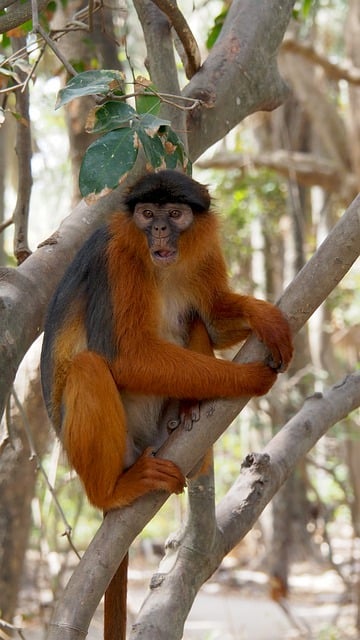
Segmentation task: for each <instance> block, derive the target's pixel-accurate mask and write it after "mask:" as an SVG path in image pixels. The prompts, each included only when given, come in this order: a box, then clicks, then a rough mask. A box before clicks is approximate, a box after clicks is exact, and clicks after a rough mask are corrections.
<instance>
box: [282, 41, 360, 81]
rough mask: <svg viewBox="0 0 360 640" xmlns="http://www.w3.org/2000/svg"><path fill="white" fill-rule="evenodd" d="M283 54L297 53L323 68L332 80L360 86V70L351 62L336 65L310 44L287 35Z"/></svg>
mask: <svg viewBox="0 0 360 640" xmlns="http://www.w3.org/2000/svg"><path fill="white" fill-rule="evenodd" d="M281 50H282V51H283V52H289V53H296V54H298V55H299V56H301V57H302V58H305V59H306V60H309V62H311V63H312V64H317V65H319V66H320V67H322V68H323V69H324V71H325V73H326V75H327V77H328V78H329V79H330V80H336V81H339V80H346V81H347V82H349V83H350V84H353V85H355V86H358V85H360V69H359V68H358V67H354V66H353V65H352V63H351V62H350V61H348V62H345V63H342V64H341V63H334V62H331V60H329V58H327V57H326V56H325V55H324V54H323V53H321V52H320V51H318V49H316V47H314V45H313V44H311V43H310V42H300V41H299V40H297V39H296V38H294V37H293V36H291V35H287V36H286V37H285V38H284V40H283V43H282V45H281Z"/></svg>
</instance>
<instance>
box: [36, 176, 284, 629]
mask: <svg viewBox="0 0 360 640" xmlns="http://www.w3.org/2000/svg"><path fill="white" fill-rule="evenodd" d="M160 174H161V176H160ZM160 174H157V176H160V177H157V176H155V177H153V178H150V181H153V182H155V183H157V181H158V180H160V182H161V181H163V182H162V184H164V181H165V184H166V182H167V181H168V185H169V189H170V186H171V185H173V187H172V188H174V189H175V191H173V192H171V191H170V190H167V186H165V191H163V192H162V194H161V193H160V196H161V201H158V200H157V199H156V198H158V195H156V196H154V199H152V200H150V203H155V204H154V205H153V209H152V210H151V211H150V212H149V211H148V210H147V204H146V205H145V207H144V206H142V209H141V208H140V209H137V210H136V216H137V217H136V220H135V216H133V215H132V214H131V211H132V210H131V208H130V212H129V211H124V212H118V213H116V214H115V215H114V217H113V218H112V220H111V221H110V223H109V224H108V225H107V227H106V228H103V229H99V231H98V232H95V234H94V235H93V236H92V238H90V240H89V241H88V242H87V243H86V244H85V245H84V247H83V249H82V250H80V252H79V254H78V256H77V258H75V261H74V263H73V264H72V265H71V266H70V268H69V271H68V273H67V274H66V275H65V277H64V279H63V282H62V283H61V285H60V287H59V289H58V292H57V294H56V295H55V297H54V301H53V303H52V306H51V308H50V313H49V318H48V321H47V325H46V327H45V336H44V346H43V352H42V379H43V389H44V397H45V401H46V404H47V407H48V411H49V413H50V416H51V418H52V420H53V423H54V426H55V427H56V429H57V431H58V433H59V434H60V436H61V437H62V440H63V444H64V447H65V450H66V451H67V454H68V457H69V461H70V463H71V464H72V465H73V467H74V468H75V469H76V471H77V472H78V474H79V476H80V478H81V480H82V482H83V484H84V487H85V490H86V493H87V495H88V497H89V500H90V501H91V502H92V503H93V504H94V505H96V506H97V507H99V508H101V509H103V510H104V511H108V510H110V509H113V508H116V507H120V506H123V505H127V504H129V503H131V502H133V501H134V500H135V499H136V498H138V497H139V496H141V495H143V494H145V493H147V492H148V491H152V490H155V489H162V490H165V491H167V492H170V493H179V492H181V491H182V490H183V487H184V484H185V478H184V476H183V474H182V472H181V471H180V469H178V467H177V466H176V465H175V464H174V463H172V462H171V461H169V460H161V459H159V458H157V457H154V456H153V455H151V453H152V450H153V449H157V448H158V447H159V446H160V444H161V442H162V441H163V440H164V438H165V437H166V435H167V434H166V433H163V432H162V431H161V430H160V429H159V425H160V424H161V417H162V415H163V412H164V409H165V407H166V404H167V403H168V399H169V398H174V399H180V400H181V402H180V418H181V421H183V424H184V425H185V428H186V425H188V426H189V425H190V426H189V428H190V427H191V424H192V421H193V420H196V419H197V416H198V414H199V409H198V401H199V400H201V399H204V398H215V397H237V396H241V395H246V396H250V395H261V394H263V393H265V392H266V391H267V390H268V389H269V388H270V387H271V385H272V384H273V382H274V380H275V378H276V372H275V371H274V370H273V369H271V368H270V367H269V366H267V365H266V364H265V363H263V362H255V363H250V364H244V365H238V364H234V363H231V362H226V361H224V360H218V359H217V358H215V357H214V353H213V349H214V348H222V347H228V346H231V345H233V344H235V343H238V342H240V341H241V340H243V339H244V338H246V337H247V336H248V334H249V333H250V331H251V330H253V331H254V332H255V333H256V334H257V336H258V337H259V338H260V340H262V341H263V342H264V343H265V344H266V345H267V346H268V348H269V350H270V352H271V356H272V359H273V362H274V364H275V366H276V365H279V364H282V365H283V367H284V368H285V367H286V366H287V364H288V362H289V360H290V358H291V356H292V342H291V334H290V330H289V326H288V323H287V321H286V320H285V318H284V317H283V316H282V314H281V312H280V311H279V310H278V309H277V308H276V307H274V306H272V305H271V304H269V303H267V302H264V301H260V300H256V299H254V298H251V297H249V296H240V295H238V294H235V293H233V292H232V291H231V290H230V288H229V284H228V278H227V272H226V266H225V262H224V258H223V255H222V252H221V248H220V243H219V238H218V222H217V220H216V217H215V215H214V214H213V213H212V212H211V211H208V210H207V209H208V204H209V197H208V194H207V191H206V189H205V188H204V187H201V186H200V185H197V183H194V182H193V181H191V180H190V179H189V178H187V177H185V176H182V177H181V178H180V179H179V177H178V174H175V173H174V172H160ZM146 180H147V185H149V181H148V179H146ZM174 183H175V187H174ZM146 188H148V187H146ZM151 188H152V187H151V185H150V194H151ZM156 188H157V187H156ZM140 191H141V187H140ZM134 193H136V191H135V192H134ZM138 193H139V192H138ZM147 193H148V192H146V196H147ZM156 193H157V194H158V193H159V189H158V191H157V192H156ZM168 193H169V194H170V195H169V198H168V199H167V203H166V204H164V203H163V199H162V196H163V195H164V194H165V196H166V197H167V194H168ZM172 193H176V194H179V196H180V199H179V203H180V206H179V210H178V211H175V215H173V213H174V211H172V210H171V208H172V207H173V205H174V202H175V203H177V200H175V201H174V199H172V198H171V194H172ZM187 194H189V195H190V198H194V199H193V200H192V199H189V200H188V202H186V197H187ZM128 202H129V201H128ZM139 202H142V203H148V200H147V199H146V198H145V200H144V199H143V200H139ZM191 203H195V204H194V207H193V209H190V210H189V205H190V204H191ZM128 206H129V207H130V205H128ZM135 206H136V205H135ZM150 207H151V205H150ZM181 207H183V211H185V210H186V216H187V217H186V220H187V221H188V223H186V226H185V224H184V223H183V222H182V221H181V220H180V221H179V216H180V215H183V214H182V212H181ZM175 208H176V204H175ZM194 211H195V212H194ZM142 212H145V214H144V216H143V217H142V215H143V213H142ZM149 213H150V218H152V217H153V218H154V221H150V222H148V218H149ZM184 215H185V214H184ZM177 221H178V222H177ZM149 245H150V249H149ZM164 264H165V265H166V266H164ZM211 459H212V452H211V450H210V451H209V452H208V454H207V455H206V456H205V459H204V461H203V464H202V467H201V470H200V473H205V472H206V469H207V467H208V466H209V464H210V463H211ZM123 575H124V571H122V570H119V574H118V575H117V577H116V579H115V580H114V584H113V585H112V586H110V589H111V593H110V591H109V594H108V596H109V597H108V598H107V599H106V602H108V603H109V604H106V608H105V616H106V619H107V624H106V629H107V631H106V640H115V638H116V639H118V638H120V637H121V638H125V612H124V611H123V609H124V605H122V606H120V610H121V612H120V614H119V616H120V617H121V618H122V619H121V621H120V622H119V621H118V620H115V619H114V613H113V612H112V611H111V610H112V609H114V598H115V600H116V597H117V596H116V592H117V590H118V586H117V584H118V583H120V584H123V583H124V578H123ZM123 586H124V585H123ZM115 608H116V607H115Z"/></svg>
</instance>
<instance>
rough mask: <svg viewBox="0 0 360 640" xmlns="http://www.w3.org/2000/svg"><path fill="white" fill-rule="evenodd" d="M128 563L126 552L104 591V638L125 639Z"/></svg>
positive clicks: (110, 639) (109, 639)
mask: <svg viewBox="0 0 360 640" xmlns="http://www.w3.org/2000/svg"><path fill="white" fill-rule="evenodd" d="M128 564H129V554H128V553H127V554H126V556H124V558H123V560H122V561H121V563H120V565H119V567H118V569H117V571H116V573H115V575H114V577H113V579H112V580H111V582H110V584H109V586H108V588H107V589H106V592H105V607H104V640H126V602H127V576H128Z"/></svg>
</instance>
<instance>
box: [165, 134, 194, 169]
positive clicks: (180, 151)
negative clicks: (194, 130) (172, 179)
mask: <svg viewBox="0 0 360 640" xmlns="http://www.w3.org/2000/svg"><path fill="white" fill-rule="evenodd" d="M164 148H165V152H166V154H165V163H166V167H167V169H176V167H178V166H180V167H181V168H183V169H186V171H187V173H189V174H191V162H190V161H189V159H188V157H187V154H186V151H185V147H184V143H183V142H182V140H181V139H180V138H179V136H178V135H177V134H176V133H175V131H173V129H170V128H169V129H168V130H167V133H166V136H165V138H164Z"/></svg>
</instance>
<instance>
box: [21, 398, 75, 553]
mask: <svg viewBox="0 0 360 640" xmlns="http://www.w3.org/2000/svg"><path fill="white" fill-rule="evenodd" d="M11 395H12V397H13V398H14V402H15V405H16V407H17V408H18V411H19V413H20V415H21V418H22V421H23V425H24V429H25V433H26V437H27V440H28V443H29V448H30V460H35V461H36V466H37V468H38V469H39V471H40V472H41V474H42V476H43V478H44V480H45V483H46V486H47V488H48V490H49V492H50V494H51V496H52V498H53V501H54V504H55V507H56V509H57V511H58V513H59V515H60V518H61V520H62V521H63V523H64V526H65V531H64V534H63V535H65V536H66V537H67V539H68V542H69V544H70V546H71V548H72V550H73V551H74V553H76V555H77V557H78V558H79V559H80V554H79V552H78V551H77V549H76V548H75V546H74V543H73V541H72V539H71V532H72V527H71V525H70V524H69V523H68V521H67V519H66V516H65V513H64V511H63V510H62V507H61V505H60V502H59V500H58V498H57V496H56V493H55V489H54V487H53V486H52V484H51V483H50V480H49V478H48V475H47V473H46V471H45V468H44V466H43V464H42V462H41V460H40V457H39V455H38V453H37V451H36V448H35V444H34V439H33V436H32V433H31V426H30V423H29V421H28V418H27V415H26V413H25V411H24V407H23V405H22V403H21V402H20V399H19V396H18V395H17V392H16V390H15V387H14V386H13V387H12V389H11Z"/></svg>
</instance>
